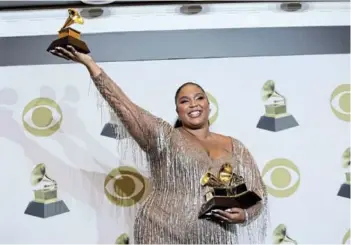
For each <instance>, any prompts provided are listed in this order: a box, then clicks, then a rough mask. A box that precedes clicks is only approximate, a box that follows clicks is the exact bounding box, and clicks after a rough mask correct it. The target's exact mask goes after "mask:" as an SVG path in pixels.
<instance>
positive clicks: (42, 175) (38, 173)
mask: <svg viewBox="0 0 351 245" xmlns="http://www.w3.org/2000/svg"><path fill="white" fill-rule="evenodd" d="M30 182H31V184H32V185H33V186H35V185H37V184H39V183H40V182H46V183H50V184H47V185H45V186H44V188H47V187H52V186H55V185H56V181H55V180H53V179H51V178H49V177H48V176H47V175H46V167H45V164H44V163H39V164H38V165H36V166H35V167H34V169H33V170H32V173H31V178H30Z"/></svg>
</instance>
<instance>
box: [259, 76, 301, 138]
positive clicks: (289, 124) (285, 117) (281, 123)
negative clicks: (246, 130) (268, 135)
mask: <svg viewBox="0 0 351 245" xmlns="http://www.w3.org/2000/svg"><path fill="white" fill-rule="evenodd" d="M261 98H262V100H263V101H264V102H265V114H264V115H263V116H262V117H261V118H260V120H259V122H258V124H257V128H260V129H264V130H268V131H272V132H278V131H281V130H285V129H288V128H293V127H297V126H299V124H298V123H297V121H296V119H295V118H294V117H293V116H292V115H291V114H289V113H288V112H287V107H286V98H285V97H284V96H282V95H281V94H279V93H278V92H277V90H276V89H275V84H274V81H272V80H269V81H267V82H265V84H264V85H263V87H262V89H261Z"/></svg>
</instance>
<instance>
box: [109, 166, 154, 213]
mask: <svg viewBox="0 0 351 245" xmlns="http://www.w3.org/2000/svg"><path fill="white" fill-rule="evenodd" d="M104 190H105V195H106V197H107V199H108V200H109V201H110V202H112V203H113V204H115V205H117V206H123V207H131V206H133V205H136V204H137V203H139V202H142V201H143V200H144V199H145V198H146V197H147V196H148V195H149V193H150V191H151V187H150V183H149V180H148V179H147V178H146V177H145V176H143V175H142V174H141V173H139V172H138V171H137V170H136V169H135V168H132V167H129V166H121V167H118V168H115V169H113V170H112V171H111V172H110V173H109V174H108V175H107V177H106V179H105V182H104Z"/></svg>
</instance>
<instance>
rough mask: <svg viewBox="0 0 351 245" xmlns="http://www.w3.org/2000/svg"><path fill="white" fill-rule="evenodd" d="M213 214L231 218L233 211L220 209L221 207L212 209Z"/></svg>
mask: <svg viewBox="0 0 351 245" xmlns="http://www.w3.org/2000/svg"><path fill="white" fill-rule="evenodd" d="M212 214H213V215H219V216H221V217H224V218H226V219H231V218H232V214H231V213H228V212H226V211H223V210H220V209H218V210H217V209H216V210H212Z"/></svg>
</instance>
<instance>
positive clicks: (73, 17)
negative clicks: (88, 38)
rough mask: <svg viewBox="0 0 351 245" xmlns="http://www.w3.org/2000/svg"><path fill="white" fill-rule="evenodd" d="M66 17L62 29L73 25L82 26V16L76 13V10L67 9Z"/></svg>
mask: <svg viewBox="0 0 351 245" xmlns="http://www.w3.org/2000/svg"><path fill="white" fill-rule="evenodd" d="M68 14H69V15H68V17H67V20H66V22H65V24H63V27H62V29H64V28H66V27H68V26H70V25H72V24H74V23H77V24H83V23H84V20H83V18H82V16H81V15H80V14H79V13H78V11H77V10H75V9H68Z"/></svg>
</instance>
